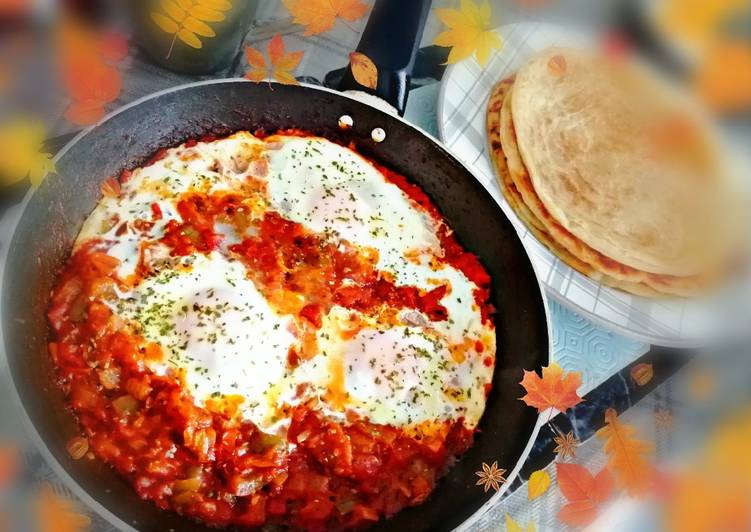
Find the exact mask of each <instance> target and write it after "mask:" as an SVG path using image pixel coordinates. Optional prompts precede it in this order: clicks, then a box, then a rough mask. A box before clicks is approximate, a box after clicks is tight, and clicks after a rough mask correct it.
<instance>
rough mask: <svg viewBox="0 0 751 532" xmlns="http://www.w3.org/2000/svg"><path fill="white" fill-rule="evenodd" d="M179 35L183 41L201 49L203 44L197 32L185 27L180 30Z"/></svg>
mask: <svg viewBox="0 0 751 532" xmlns="http://www.w3.org/2000/svg"><path fill="white" fill-rule="evenodd" d="M177 36H178V37H179V38H180V40H181V41H182V42H184V43H185V44H187V45H188V46H190V47H191V48H196V49H200V48H201V47H202V46H203V43H202V42H201V39H199V38H198V37H196V34H195V33H193V32H192V31H189V30H186V29H185V28H183V29H181V30H180V31H178V32H177Z"/></svg>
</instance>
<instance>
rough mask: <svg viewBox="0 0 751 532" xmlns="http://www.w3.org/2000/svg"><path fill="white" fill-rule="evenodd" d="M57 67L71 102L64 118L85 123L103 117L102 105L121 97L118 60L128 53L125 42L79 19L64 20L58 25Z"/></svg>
mask: <svg viewBox="0 0 751 532" xmlns="http://www.w3.org/2000/svg"><path fill="white" fill-rule="evenodd" d="M56 38H57V44H58V46H57V51H58V55H57V66H58V70H59V72H60V78H61V81H62V84H63V86H64V87H65V89H66V91H67V93H68V95H69V97H70V99H71V103H70V106H69V107H68V109H67V110H66V112H65V117H66V118H67V119H68V120H69V121H70V122H72V123H74V124H76V125H80V126H87V125H91V124H93V123H95V122H97V121H98V120H99V119H101V118H102V117H103V116H104V113H105V106H106V105H107V104H108V103H111V102H113V101H115V100H117V98H118V97H119V96H120V91H121V89H122V75H121V74H120V71H119V70H118V68H117V63H118V62H120V61H122V60H123V59H124V58H125V57H126V56H127V54H128V41H127V39H125V37H124V36H122V35H120V34H118V33H115V32H107V33H101V32H99V31H97V30H95V29H93V28H91V27H88V26H87V25H85V24H83V23H81V22H80V21H77V20H74V19H66V20H63V21H62V22H61V23H60V24H59V27H58V28H57V36H56Z"/></svg>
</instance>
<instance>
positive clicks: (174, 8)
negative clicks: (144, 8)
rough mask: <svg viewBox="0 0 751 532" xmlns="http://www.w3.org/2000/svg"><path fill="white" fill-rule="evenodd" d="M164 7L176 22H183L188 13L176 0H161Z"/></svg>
mask: <svg viewBox="0 0 751 532" xmlns="http://www.w3.org/2000/svg"><path fill="white" fill-rule="evenodd" d="M160 4H161V6H162V9H164V12H165V13H167V14H168V15H169V16H170V17H171V18H172V19H173V20H174V21H175V22H182V20H183V19H184V18H185V16H186V15H187V13H186V12H185V10H184V9H183V8H181V7H180V6H179V5H177V2H175V0H161V2H160Z"/></svg>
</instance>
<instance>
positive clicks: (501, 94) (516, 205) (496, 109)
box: [487, 77, 660, 297]
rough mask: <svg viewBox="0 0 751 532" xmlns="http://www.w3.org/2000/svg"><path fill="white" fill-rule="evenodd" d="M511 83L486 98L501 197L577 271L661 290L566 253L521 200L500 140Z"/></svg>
mask: <svg viewBox="0 0 751 532" xmlns="http://www.w3.org/2000/svg"><path fill="white" fill-rule="evenodd" d="M512 85H513V77H512V78H508V79H505V80H503V81H501V82H499V83H498V84H496V85H495V87H493V90H492V91H491V93H490V99H489V102H488V113H487V132H488V142H489V149H490V154H491V159H492V161H493V164H494V166H495V169H496V173H497V179H498V184H499V186H500V189H501V192H502V193H503V196H504V198H505V199H506V201H507V202H508V204H509V205H510V206H511V208H512V209H513V210H514V212H515V213H516V214H517V216H518V217H519V218H520V219H521V220H522V222H524V223H525V225H526V226H527V228H528V229H529V231H530V232H531V233H532V234H533V235H534V236H535V238H537V240H538V241H539V242H540V243H541V244H543V245H544V246H545V247H547V248H548V249H549V250H550V251H551V252H552V253H553V254H554V255H556V256H557V257H558V258H559V259H560V260H562V261H563V262H564V263H566V264H567V265H569V266H571V267H572V268H573V269H575V270H577V271H578V272H580V273H582V274H584V275H586V276H588V277H590V278H592V279H594V280H596V281H599V282H602V283H604V284H606V285H608V286H612V287H614V288H617V289H620V290H623V291H625V292H630V293H633V294H638V295H642V296H647V297H654V296H657V295H659V294H660V293H659V292H658V291H656V290H655V289H653V288H651V287H649V286H647V285H645V284H643V283H633V282H628V281H622V280H618V279H615V278H612V277H610V276H608V275H606V274H604V273H602V272H601V271H598V270H597V269H595V268H594V267H592V266H591V265H590V264H587V263H586V262H584V261H582V260H580V259H578V258H577V257H576V256H574V255H572V254H571V253H569V252H568V251H567V250H566V248H565V247H563V246H562V245H560V244H559V243H558V242H556V241H555V239H554V238H553V237H552V236H551V235H550V233H548V231H547V230H546V229H545V226H544V224H542V222H540V220H539V219H538V218H537V217H536V216H535V215H534V214H533V213H532V211H531V210H530V209H529V207H527V205H526V204H525V203H524V200H523V198H522V196H521V194H520V193H519V191H518V189H517V188H516V185H515V184H514V181H513V179H512V178H511V175H510V172H509V168H508V165H507V160H506V154H505V152H504V146H503V142H502V140H501V108H502V106H503V102H504V100H505V98H506V95H507V94H508V92H509V91H510V89H511V86H512Z"/></svg>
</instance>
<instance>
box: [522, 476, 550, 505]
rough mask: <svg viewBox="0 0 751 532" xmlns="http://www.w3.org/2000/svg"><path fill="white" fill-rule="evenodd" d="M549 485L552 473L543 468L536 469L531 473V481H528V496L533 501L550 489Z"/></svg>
mask: <svg viewBox="0 0 751 532" xmlns="http://www.w3.org/2000/svg"><path fill="white" fill-rule="evenodd" d="M549 487H550V475H548V474H547V473H546V472H545V471H542V470H540V471H535V472H534V473H532V474H531V475H529V481H528V482H527V498H528V499H529V500H530V501H533V500H535V499H536V498H538V497H540V496H541V495H542V494H543V493H545V492H546V491H548V488H549Z"/></svg>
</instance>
